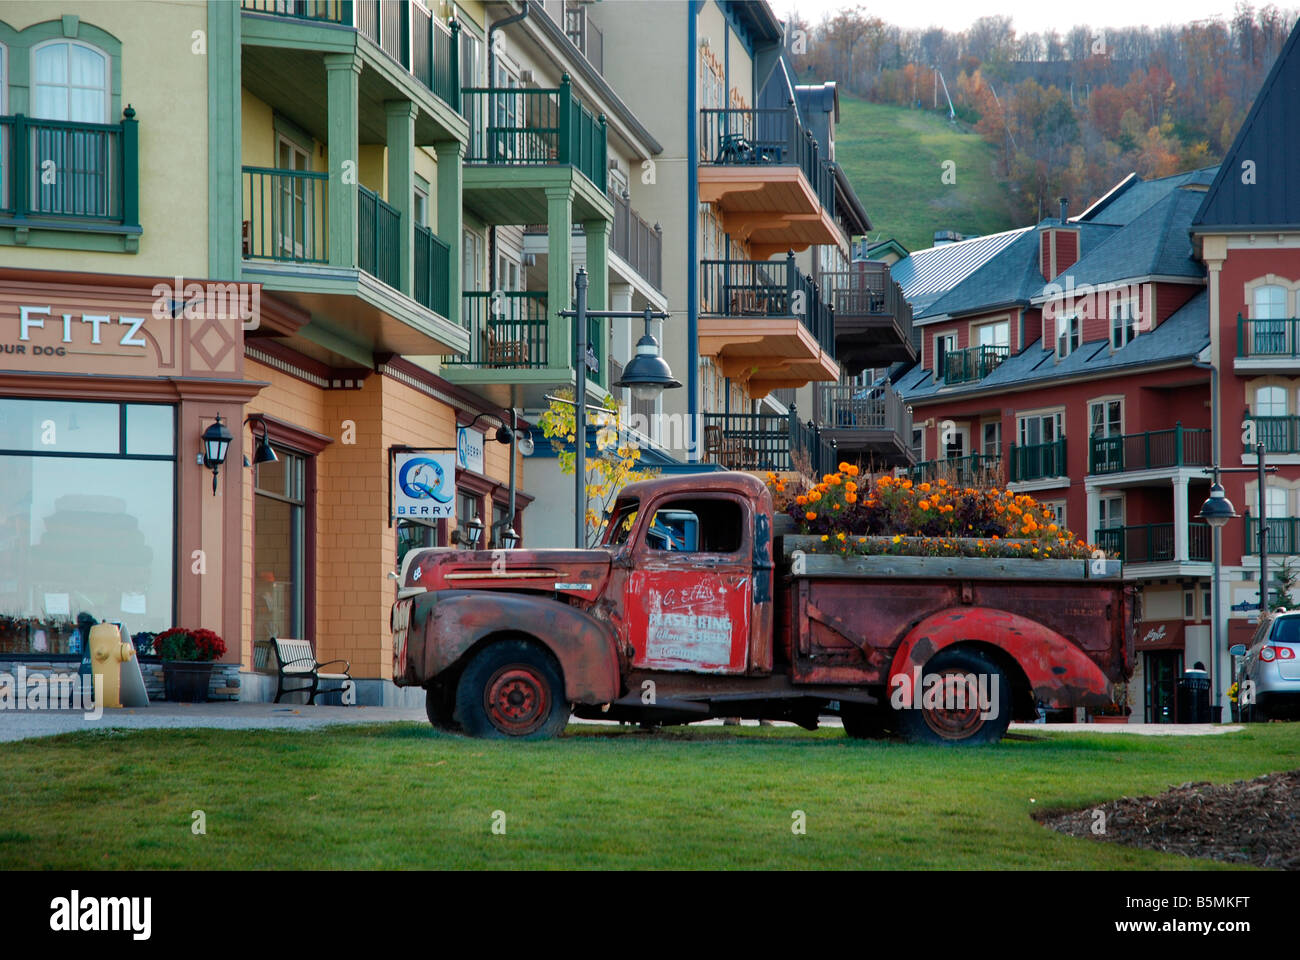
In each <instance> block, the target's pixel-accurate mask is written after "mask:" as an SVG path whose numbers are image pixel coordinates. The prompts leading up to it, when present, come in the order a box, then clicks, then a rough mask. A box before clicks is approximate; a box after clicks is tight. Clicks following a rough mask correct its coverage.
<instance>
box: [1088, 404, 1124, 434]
mask: <svg viewBox="0 0 1300 960" xmlns="http://www.w3.org/2000/svg"><path fill="white" fill-rule="evenodd" d="M1123 432H1124V402H1123V401H1122V400H1096V401H1094V402H1092V403H1090V404H1088V435H1089V436H1091V437H1093V438H1098V437H1118V436H1120V435H1121V434H1123Z"/></svg>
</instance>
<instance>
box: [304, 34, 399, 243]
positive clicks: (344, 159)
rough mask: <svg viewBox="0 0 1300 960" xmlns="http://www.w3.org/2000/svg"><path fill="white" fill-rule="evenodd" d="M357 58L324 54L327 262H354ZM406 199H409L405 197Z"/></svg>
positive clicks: (355, 241)
mask: <svg viewBox="0 0 1300 960" xmlns="http://www.w3.org/2000/svg"><path fill="white" fill-rule="evenodd" d="M360 76H361V58H360V57H359V56H357V55H356V54H353V53H328V54H326V55H325V87H326V91H327V96H328V100H329V120H328V122H327V124H326V127H327V131H328V132H327V136H328V137H329V152H330V179H329V194H330V195H329V263H330V266H333V267H355V266H356V265H357V183H358V182H359V170H358V169H357V166H358V152H359V151H358V148H357V143H358V140H359V138H360V136H361V130H360V126H361V124H360V120H359V118H358V116H357V90H358V86H359V78H360ZM408 203H409V201H408Z"/></svg>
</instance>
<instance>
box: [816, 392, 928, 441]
mask: <svg viewBox="0 0 1300 960" xmlns="http://www.w3.org/2000/svg"><path fill="white" fill-rule="evenodd" d="M816 400H817V403H816V408H815V409H816V414H817V422H818V423H820V424H821V425H822V426H824V427H831V428H833V429H836V430H881V431H888V432H889V433H896V434H898V435H899V436H900V437H902V438H903V441H904V442H905V443H906V442H910V441H911V438H912V417H911V414H909V413H908V412H907V403H906V402H905V401H904V400H903V397H902V396H901V395H900V394H899V392H898V391H897V390H895V389H894V388H893V387H892V386H883V387H860V386H855V385H854V384H846V383H825V384H820V385H818V388H817V394H816Z"/></svg>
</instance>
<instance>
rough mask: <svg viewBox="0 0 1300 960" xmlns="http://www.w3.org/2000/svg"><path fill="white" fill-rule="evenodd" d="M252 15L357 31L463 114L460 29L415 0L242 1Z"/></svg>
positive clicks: (245, 9)
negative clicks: (461, 102) (461, 105)
mask: <svg viewBox="0 0 1300 960" xmlns="http://www.w3.org/2000/svg"><path fill="white" fill-rule="evenodd" d="M239 5H240V7H241V8H242V9H243V10H244V11H245V12H247V13H260V14H265V15H267V16H273V17H285V18H288V19H290V20H304V21H309V22H318V23H337V24H341V25H343V26H348V27H354V28H355V29H356V30H357V32H358V33H360V34H361V35H362V36H363V37H366V38H367V39H369V40H371V41H372V42H373V43H374V44H375V45H376V46H378V47H379V49H381V50H383V51H384V53H386V54H387V55H388V56H389V57H391V58H392V59H393V60H395V61H396V62H397V63H399V64H401V65H402V67H403V69H405V70H406V71H407V72H409V73H410V74H411V75H413V76H414V77H415V78H416V79H417V80H419V81H420V82H421V83H422V84H424V86H425V87H426V88H427V89H429V90H430V91H431V92H433V93H434V94H435V95H437V96H438V97H439V98H441V99H442V101H443V102H444V103H446V104H447V105H448V106H450V107H451V108H452V109H454V110H459V109H460V62H459V56H460V44H459V42H458V38H457V34H458V32H459V31H460V24H459V23H457V22H456V21H454V20H453V21H452V22H451V24H450V25H444V24H442V23H441V22H440V21H438V20H437V18H436V17H434V16H433V15H432V14H430V13H429V11H428V10H427V9H426V8H425V7H424V6H422V5H420V4H418V3H411V2H409V0H239Z"/></svg>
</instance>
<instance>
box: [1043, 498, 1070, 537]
mask: <svg viewBox="0 0 1300 960" xmlns="http://www.w3.org/2000/svg"><path fill="white" fill-rule="evenodd" d="M1043 506H1044V507H1045V508H1046V509H1047V510H1048V512H1049V513H1050V514H1051V517H1052V522H1053V523H1055V524H1056V525H1057V526H1058V527H1060V528H1061V529H1062V530H1064V529H1065V528H1066V526H1067V524H1066V522H1065V501H1064V500H1044V501H1043Z"/></svg>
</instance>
